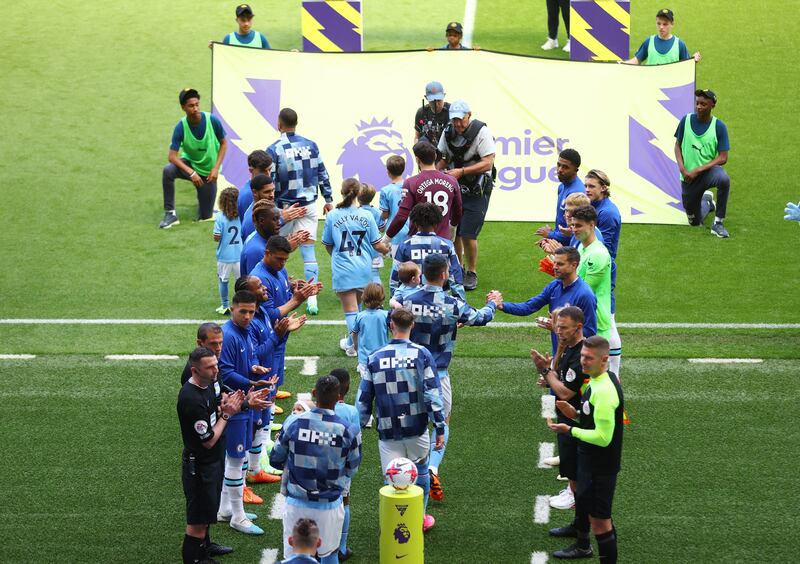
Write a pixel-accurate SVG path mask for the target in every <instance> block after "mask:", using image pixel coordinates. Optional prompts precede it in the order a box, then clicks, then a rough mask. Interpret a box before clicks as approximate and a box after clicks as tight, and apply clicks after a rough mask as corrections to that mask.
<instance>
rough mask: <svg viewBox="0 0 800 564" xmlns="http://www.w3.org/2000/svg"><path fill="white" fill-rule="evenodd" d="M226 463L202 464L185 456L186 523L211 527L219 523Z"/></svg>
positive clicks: (183, 478)
mask: <svg viewBox="0 0 800 564" xmlns="http://www.w3.org/2000/svg"><path fill="white" fill-rule="evenodd" d="M224 474H225V461H224V459H223V460H219V461H215V462H207V463H201V462H197V461H196V460H194V459H192V458H190V457H187V456H184V458H183V464H182V469H181V478H182V481H183V493H184V495H185V496H186V523H187V524H188V525H210V524H212V523H216V522H217V512H218V511H219V498H220V494H221V492H222V479H223V477H224Z"/></svg>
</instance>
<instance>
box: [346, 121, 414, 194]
mask: <svg viewBox="0 0 800 564" xmlns="http://www.w3.org/2000/svg"><path fill="white" fill-rule="evenodd" d="M356 127H357V131H356V135H355V136H354V137H353V138H352V139H350V140H349V141H348V142H347V143H345V144H344V146H343V147H342V154H341V155H340V156H339V160H338V161H336V164H339V165H342V177H343V178H350V177H354V178H358V179H359V180H360V181H361V182H365V183H367V184H372V185H373V186H374V187H375V188H378V189H379V188H380V187H381V186H384V185H385V184H386V183H387V182H388V181H389V179H388V178H387V177H386V160H387V159H388V158H389V157H391V156H392V155H399V156H401V157H403V158H404V159H405V160H406V168H405V171H403V177H406V176H410V175H411V173H412V171H413V170H414V163H413V159H412V157H411V152H410V151H409V150H408V149H406V146H405V145H404V144H403V136H402V135H400V132H398V131H396V130H395V129H393V128H392V122H391V121H389V118H386V119H384V120H382V121H378V120H377V119H376V118H372V121H370V122H369V123H367V122H365V121H362V122H361V123H359V124H358V126H356Z"/></svg>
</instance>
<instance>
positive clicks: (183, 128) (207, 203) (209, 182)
mask: <svg viewBox="0 0 800 564" xmlns="http://www.w3.org/2000/svg"><path fill="white" fill-rule="evenodd" d="M178 102H180V104H181V109H182V110H183V111H184V113H185V114H186V116H185V117H184V118H183V119H182V120H181V121H179V122H178V125H176V126H175V129H174V130H173V132H172V143H170V146H169V156H168V159H169V164H168V165H167V166H165V167H164V171H163V173H162V175H161V188H162V191H163V193H164V219H162V220H161V223H159V224H158V227H159V229H169V228H170V227H172V226H173V225H178V224H179V223H180V220H179V219H178V214H177V213H175V179H176V178H183V179H184V180H189V181H190V182H191V183H192V184H194V187H195V189H196V190H197V204H198V207H199V208H200V216H199V218H198V219H199V221H208V220H211V219H213V217H214V200H215V199H216V197H217V177H218V176H219V168H220V167H221V166H222V161H223V160H224V159H225V152H226V151H227V150H228V141H227V140H226V139H225V130H224V129H223V128H222V123H220V121H219V120H218V119H217V118H216V117H214V116H212V115H211V114H209V113H208V112H201V111H200V94H198V92H197V90H195V89H194V88H184V89H183V90H181V91H180V93H179V94H178ZM179 150H180V154H179V153H178V151H179Z"/></svg>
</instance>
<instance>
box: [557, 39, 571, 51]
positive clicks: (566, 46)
mask: <svg viewBox="0 0 800 564" xmlns="http://www.w3.org/2000/svg"><path fill="white" fill-rule="evenodd" d="M570 41H571V39H567V44H566V45H564V51H565V52H566V53H569V43H570ZM556 47H558V45H556Z"/></svg>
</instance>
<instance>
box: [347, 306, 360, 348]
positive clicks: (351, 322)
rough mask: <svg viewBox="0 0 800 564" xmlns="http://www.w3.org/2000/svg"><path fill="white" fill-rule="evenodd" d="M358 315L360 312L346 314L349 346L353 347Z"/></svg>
mask: <svg viewBox="0 0 800 564" xmlns="http://www.w3.org/2000/svg"><path fill="white" fill-rule="evenodd" d="M356 315H358V312H356V311H351V312H348V313H345V314H344V322H345V323H347V346H349V347H352V346H353V329H354V328H355V326H356Z"/></svg>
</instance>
